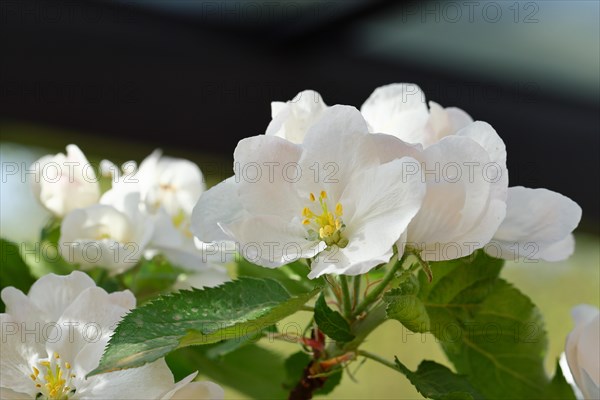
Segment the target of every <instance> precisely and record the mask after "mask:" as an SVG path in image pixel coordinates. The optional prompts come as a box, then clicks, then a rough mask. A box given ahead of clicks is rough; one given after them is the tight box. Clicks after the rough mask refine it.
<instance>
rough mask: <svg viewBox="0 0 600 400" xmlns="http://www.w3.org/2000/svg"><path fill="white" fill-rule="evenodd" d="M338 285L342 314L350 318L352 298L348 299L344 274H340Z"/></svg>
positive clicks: (346, 278) (348, 289) (348, 291)
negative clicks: (340, 291)
mask: <svg viewBox="0 0 600 400" xmlns="http://www.w3.org/2000/svg"><path fill="white" fill-rule="evenodd" d="M340 285H341V287H342V297H343V298H342V303H343V305H342V307H343V310H344V316H345V317H346V318H348V319H350V316H351V315H352V303H351V301H352V300H350V288H349V287H348V277H347V276H346V275H340Z"/></svg>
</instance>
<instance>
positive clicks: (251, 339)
mask: <svg viewBox="0 0 600 400" xmlns="http://www.w3.org/2000/svg"><path fill="white" fill-rule="evenodd" d="M265 333H277V326H276V325H271V326H269V327H267V328H265V329H263V330H261V331H258V332H253V333H251V334H249V335H246V336H244V337H242V338H239V339H230V340H223V341H221V342H218V343H214V344H209V345H206V346H204V347H205V348H206V352H205V354H206V355H207V356H208V357H209V358H213V359H216V358H219V357H223V356H225V355H227V354H229V353H233V352H234V351H237V350H239V349H241V348H242V347H244V346H248V345H251V344H254V343H257V342H258V341H259V340H260V339H261V338H262V337H263V336H264V334H265Z"/></svg>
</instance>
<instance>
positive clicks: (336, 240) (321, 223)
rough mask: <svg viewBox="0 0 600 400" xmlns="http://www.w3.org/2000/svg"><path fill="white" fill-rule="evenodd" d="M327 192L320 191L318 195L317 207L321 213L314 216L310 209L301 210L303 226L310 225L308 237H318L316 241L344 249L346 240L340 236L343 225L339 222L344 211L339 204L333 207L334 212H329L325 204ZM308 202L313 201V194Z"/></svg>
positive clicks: (327, 205)
mask: <svg viewBox="0 0 600 400" xmlns="http://www.w3.org/2000/svg"><path fill="white" fill-rule="evenodd" d="M327 198H328V195H327V192H326V191H325V190H322V191H321V192H320V195H319V205H320V206H321V213H320V214H316V213H315V212H314V211H313V210H312V209H311V208H309V207H304V208H303V209H302V216H303V217H304V218H303V219H302V224H303V225H311V226H312V227H311V228H310V229H309V231H308V233H309V235H315V236H318V239H320V240H323V241H324V242H325V243H326V244H327V245H328V246H332V245H338V246H340V247H345V246H346V245H347V244H348V240H347V239H345V238H344V237H343V236H342V233H341V231H342V230H343V229H344V224H343V222H342V220H341V218H340V217H341V216H342V214H343V213H344V209H343V207H342V204H341V203H337V204H336V205H335V210H331V211H329V210H330V209H329V204H327V203H328V202H327ZM309 199H310V201H315V195H314V193H310V194H309Z"/></svg>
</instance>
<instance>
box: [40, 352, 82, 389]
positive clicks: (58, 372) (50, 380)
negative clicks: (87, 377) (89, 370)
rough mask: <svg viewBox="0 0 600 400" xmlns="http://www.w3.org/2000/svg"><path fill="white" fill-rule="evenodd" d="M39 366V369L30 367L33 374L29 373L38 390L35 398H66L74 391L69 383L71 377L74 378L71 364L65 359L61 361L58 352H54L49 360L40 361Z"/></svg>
mask: <svg viewBox="0 0 600 400" xmlns="http://www.w3.org/2000/svg"><path fill="white" fill-rule="evenodd" d="M39 366H40V368H39V369H38V368H36V367H32V368H31V369H32V371H33V374H31V375H30V377H31V380H32V381H33V382H34V383H35V387H36V389H37V390H38V391H39V393H38V395H37V396H36V399H40V398H42V399H44V398H45V399H49V400H50V399H51V400H67V399H68V398H69V396H70V395H73V394H74V393H75V388H74V387H73V385H71V379H73V378H75V374H73V373H71V364H69V363H68V362H66V361H65V362H64V363H63V362H62V360H61V358H60V356H59V355H58V353H54V357H51V358H50V360H46V361H40V362H39ZM40 370H42V372H40Z"/></svg>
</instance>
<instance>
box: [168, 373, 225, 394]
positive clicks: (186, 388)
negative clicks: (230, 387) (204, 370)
mask: <svg viewBox="0 0 600 400" xmlns="http://www.w3.org/2000/svg"><path fill="white" fill-rule="evenodd" d="M196 375H198V373H197V372H195V373H193V374H190V375H188V376H186V377H185V378H183V379H182V380H181V381H179V382H177V383H176V384H175V387H174V388H173V389H171V390H170V391H169V392H167V393H166V394H165V395H163V396H162V397H161V400H190V399H198V400H204V399H206V400H218V399H223V398H224V396H225V392H224V390H223V388H221V387H220V386H219V385H217V384H216V383H213V382H209V381H200V382H192V381H193V379H194V378H195V377H196Z"/></svg>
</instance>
